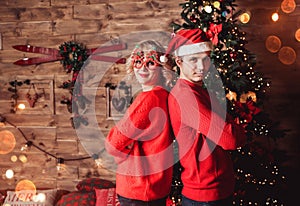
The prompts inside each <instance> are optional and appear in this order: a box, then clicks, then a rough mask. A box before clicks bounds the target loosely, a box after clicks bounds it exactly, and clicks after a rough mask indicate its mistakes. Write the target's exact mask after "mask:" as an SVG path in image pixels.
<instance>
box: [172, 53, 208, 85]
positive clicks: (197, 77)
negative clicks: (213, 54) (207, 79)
mask: <svg viewBox="0 0 300 206" xmlns="http://www.w3.org/2000/svg"><path fill="white" fill-rule="evenodd" d="M176 64H177V65H178V66H179V68H180V78H182V79H185V80H188V81H190V82H192V83H195V84H197V83H202V80H203V78H204V76H205V74H206V73H207V72H208V69H209V67H210V65H211V60H210V56H209V53H208V52H201V53H197V54H190V55H186V56H182V57H176Z"/></svg>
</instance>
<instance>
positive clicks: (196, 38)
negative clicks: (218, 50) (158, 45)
mask: <svg viewBox="0 0 300 206" xmlns="http://www.w3.org/2000/svg"><path fill="white" fill-rule="evenodd" d="M212 48H213V47H212V43H211V41H210V39H209V38H208V37H207V34H206V33H205V32H203V31H202V30H201V29H182V30H180V31H178V32H177V33H176V35H175V36H174V37H173V38H172V39H171V41H170V43H169V46H168V49H167V51H166V54H172V53H173V52H174V55H175V56H185V55H190V54H195V53H200V52H206V51H211V50H212Z"/></svg>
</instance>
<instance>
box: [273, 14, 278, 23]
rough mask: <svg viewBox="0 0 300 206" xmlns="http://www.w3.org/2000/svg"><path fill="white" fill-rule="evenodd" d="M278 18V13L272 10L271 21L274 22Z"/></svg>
mask: <svg viewBox="0 0 300 206" xmlns="http://www.w3.org/2000/svg"><path fill="white" fill-rule="evenodd" d="M278 19H279V14H278V13H277V12H274V13H273V14H272V21H274V22H276V21H278Z"/></svg>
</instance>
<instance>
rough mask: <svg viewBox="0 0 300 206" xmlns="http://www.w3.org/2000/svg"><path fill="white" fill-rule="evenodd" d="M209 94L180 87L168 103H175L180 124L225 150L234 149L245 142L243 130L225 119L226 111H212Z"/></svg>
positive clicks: (213, 106) (212, 106)
mask: <svg viewBox="0 0 300 206" xmlns="http://www.w3.org/2000/svg"><path fill="white" fill-rule="evenodd" d="M210 99H211V98H209V96H208V95H207V94H205V93H199V92H198V91H197V92H196V91H194V90H192V89H191V88H181V92H180V94H174V93H173V94H172V97H171V98H170V99H169V101H171V102H169V105H173V107H174V106H175V105H177V106H175V107H177V108H178V110H177V112H178V113H180V114H178V116H179V117H181V121H180V122H178V123H179V124H181V125H178V126H176V127H182V126H188V127H190V128H193V129H194V130H196V131H197V133H201V134H203V135H205V136H206V138H208V139H210V140H211V141H213V142H214V143H215V144H217V145H219V146H221V147H222V148H223V149H225V150H234V149H236V148H237V147H239V146H243V145H244V144H245V142H246V135H245V130H244V128H243V127H241V126H240V125H237V124H236V123H235V122H233V121H230V120H227V121H225V119H226V113H223V114H222V112H221V115H220V110H219V111H218V112H214V111H215V110H214V109H215V108H216V105H214V104H211V102H210ZM225 112H226V111H225Z"/></svg>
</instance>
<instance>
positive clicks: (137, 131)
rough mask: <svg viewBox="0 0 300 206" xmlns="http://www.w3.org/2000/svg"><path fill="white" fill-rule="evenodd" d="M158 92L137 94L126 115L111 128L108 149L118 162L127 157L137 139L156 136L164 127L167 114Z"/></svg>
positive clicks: (107, 142) (107, 143)
mask: <svg viewBox="0 0 300 206" xmlns="http://www.w3.org/2000/svg"><path fill="white" fill-rule="evenodd" d="M156 92H158V91H150V92H146V93H141V94H140V95H139V96H137V98H136V99H135V100H134V102H133V104H132V105H131V106H130V107H129V108H128V110H127V111H126V113H125V115H124V117H123V118H122V119H121V120H120V121H119V122H118V123H117V124H116V125H115V126H114V127H113V128H112V129H111V130H110V132H109V134H108V136H107V138H106V149H107V151H108V152H109V153H110V154H111V155H113V156H115V159H116V162H120V161H122V160H124V159H125V158H126V157H127V155H128V154H129V153H130V152H131V148H132V147H133V144H137V140H138V141H147V140H150V139H152V138H155V137H156V136H158V135H159V134H160V133H161V131H162V130H163V129H164V122H166V118H167V116H166V115H167V114H166V112H165V111H164V110H163V109H161V108H160V107H159V105H160V101H161V100H160V99H159V95H157V94H155V93H156ZM164 99H166V98H164Z"/></svg>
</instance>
